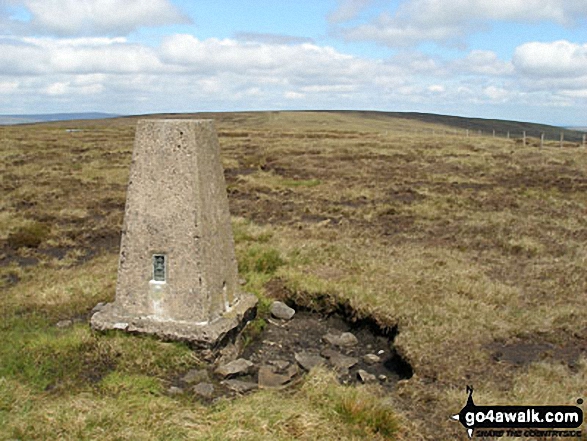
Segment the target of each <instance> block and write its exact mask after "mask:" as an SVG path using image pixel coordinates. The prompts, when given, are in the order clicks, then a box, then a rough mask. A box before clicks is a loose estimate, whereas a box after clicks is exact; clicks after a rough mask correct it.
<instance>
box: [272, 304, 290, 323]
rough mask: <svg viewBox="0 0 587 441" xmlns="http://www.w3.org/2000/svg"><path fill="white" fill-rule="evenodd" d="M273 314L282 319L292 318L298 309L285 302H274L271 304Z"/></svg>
mask: <svg viewBox="0 0 587 441" xmlns="http://www.w3.org/2000/svg"><path fill="white" fill-rule="evenodd" d="M270 311H271V315H272V316H273V317H275V318H278V319H282V320H291V319H292V317H293V316H294V314H295V313H296V311H295V310H294V309H293V308H290V307H289V306H287V305H286V304H285V303H283V302H273V304H272V305H271V309H270Z"/></svg>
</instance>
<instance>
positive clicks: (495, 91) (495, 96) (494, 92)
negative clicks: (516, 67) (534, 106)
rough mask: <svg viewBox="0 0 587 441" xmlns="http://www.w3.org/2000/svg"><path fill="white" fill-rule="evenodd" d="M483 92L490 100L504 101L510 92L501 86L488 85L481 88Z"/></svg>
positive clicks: (509, 95)
mask: <svg viewBox="0 0 587 441" xmlns="http://www.w3.org/2000/svg"><path fill="white" fill-rule="evenodd" d="M483 93H484V94H485V95H486V96H487V97H489V98H490V99H491V100H492V101H497V102H505V101H507V100H508V99H509V98H510V97H511V95H512V94H511V92H509V91H507V90H506V89H503V88H501V87H496V86H489V87H486V88H485V89H483Z"/></svg>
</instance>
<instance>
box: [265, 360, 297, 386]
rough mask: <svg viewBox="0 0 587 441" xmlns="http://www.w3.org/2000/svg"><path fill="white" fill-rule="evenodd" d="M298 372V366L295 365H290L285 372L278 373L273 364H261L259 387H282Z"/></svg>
mask: <svg viewBox="0 0 587 441" xmlns="http://www.w3.org/2000/svg"><path fill="white" fill-rule="evenodd" d="M297 373H298V368H297V366H295V365H292V366H290V367H289V368H288V369H287V372H285V373H284V374H278V373H276V372H275V367H273V366H261V367H260V368H259V376H258V382H259V387H260V388H261V389H274V388H281V387H282V386H284V385H285V384H287V383H289V382H290V381H291V379H292V378H293V377H295V375H296V374H297Z"/></svg>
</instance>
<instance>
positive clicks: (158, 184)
mask: <svg viewBox="0 0 587 441" xmlns="http://www.w3.org/2000/svg"><path fill="white" fill-rule="evenodd" d="M157 256H164V257H163V258H162V259H161V258H160V257H157ZM158 259H159V260H158ZM156 261H157V262H158V263H156ZM157 265H159V267H158V268H157ZM255 305H256V298H255V297H254V296H252V295H250V294H246V293H242V292H240V291H239V283H238V273H237V263H236V257H235V253H234V242H233V236H232V229H231V225H230V214H229V211H228V199H227V195H226V184H225V181H224V174H223V170H222V165H221V162H220V155H219V147H218V140H217V137H216V132H215V130H214V127H213V124H212V121H211V120H141V121H139V122H138V125H137V131H136V137H135V145H134V150H133V158H132V163H131V171H130V179H129V185H128V193H127V201H126V212H125V218H124V226H123V232H122V241H121V250H120V262H119V268H118V281H117V285H116V300H115V302H114V303H113V304H109V305H106V306H104V307H102V308H101V309H100V310H99V311H98V312H96V314H94V316H93V317H92V320H91V324H92V327H93V328H94V329H97V330H106V329H124V330H126V331H129V332H140V333H148V334H156V335H158V336H160V337H162V338H164V339H168V340H184V341H188V342H191V343H194V344H195V345H197V346H201V347H211V346H214V345H215V344H216V343H217V342H218V341H220V340H222V339H223V337H224V336H225V335H227V334H228V333H229V332H231V331H232V330H233V329H235V328H237V327H238V326H240V325H241V324H242V321H243V320H244V319H245V318H246V317H247V316H249V315H250V312H251V310H252V309H253V308H254V307H255ZM249 318H250V317H249Z"/></svg>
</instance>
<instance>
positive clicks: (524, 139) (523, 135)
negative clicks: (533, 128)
mask: <svg viewBox="0 0 587 441" xmlns="http://www.w3.org/2000/svg"><path fill="white" fill-rule="evenodd" d="M522 138H523V141H522V143H523V144H524V146H525V145H526V131H525V130H524V132H523V134H522Z"/></svg>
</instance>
